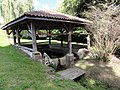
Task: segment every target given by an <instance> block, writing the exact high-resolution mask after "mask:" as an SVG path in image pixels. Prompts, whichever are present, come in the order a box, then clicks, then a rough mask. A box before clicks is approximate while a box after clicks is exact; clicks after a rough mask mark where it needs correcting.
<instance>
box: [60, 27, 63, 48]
mask: <svg viewBox="0 0 120 90" xmlns="http://www.w3.org/2000/svg"><path fill="white" fill-rule="evenodd" d="M60 32H61V47H63V30H62V29H60Z"/></svg>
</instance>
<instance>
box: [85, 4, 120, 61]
mask: <svg viewBox="0 0 120 90" xmlns="http://www.w3.org/2000/svg"><path fill="white" fill-rule="evenodd" d="M107 7H108V8H106V9H102V10H101V9H100V8H96V9H93V10H92V12H91V11H90V12H86V16H87V17H88V18H89V19H90V20H92V21H93V23H92V24H90V25H89V27H87V29H88V30H89V31H90V32H91V33H92V35H93V37H94V40H93V43H94V51H95V56H96V57H97V58H100V59H103V60H105V59H106V60H107V56H109V55H110V54H114V53H115V52H116V50H117V49H118V47H119V46H120V31H119V30H120V14H119V13H120V7H119V6H116V5H111V6H107Z"/></svg>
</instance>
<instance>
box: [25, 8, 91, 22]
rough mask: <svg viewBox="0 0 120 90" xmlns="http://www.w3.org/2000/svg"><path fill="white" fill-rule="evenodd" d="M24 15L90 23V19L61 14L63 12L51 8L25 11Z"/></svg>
mask: <svg viewBox="0 0 120 90" xmlns="http://www.w3.org/2000/svg"><path fill="white" fill-rule="evenodd" d="M24 15H27V16H32V17H42V18H51V19H60V20H69V21H78V22H84V23H91V21H89V20H86V19H83V18H78V17H76V16H71V15H68V14H63V13H60V12H56V11H51V10H40V11H31V12H26V13H25V14H24Z"/></svg>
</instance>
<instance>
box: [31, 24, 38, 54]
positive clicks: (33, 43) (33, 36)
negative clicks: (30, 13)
mask: <svg viewBox="0 0 120 90" xmlns="http://www.w3.org/2000/svg"><path fill="white" fill-rule="evenodd" d="M30 29H31V34H32V46H33V51H34V52H36V51H37V44H36V30H35V25H34V23H33V22H31V23H30Z"/></svg>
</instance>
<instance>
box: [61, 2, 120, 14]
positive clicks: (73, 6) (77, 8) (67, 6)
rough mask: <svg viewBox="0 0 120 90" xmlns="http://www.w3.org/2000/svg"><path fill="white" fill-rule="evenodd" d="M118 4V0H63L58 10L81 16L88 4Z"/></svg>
mask: <svg viewBox="0 0 120 90" xmlns="http://www.w3.org/2000/svg"><path fill="white" fill-rule="evenodd" d="M113 3H115V4H120V1H119V0H63V2H62V4H61V6H60V7H59V10H60V11H61V12H64V13H67V14H71V15H75V16H81V15H82V12H83V11H85V10H88V9H89V7H90V6H99V7H100V6H101V5H102V4H113Z"/></svg>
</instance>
